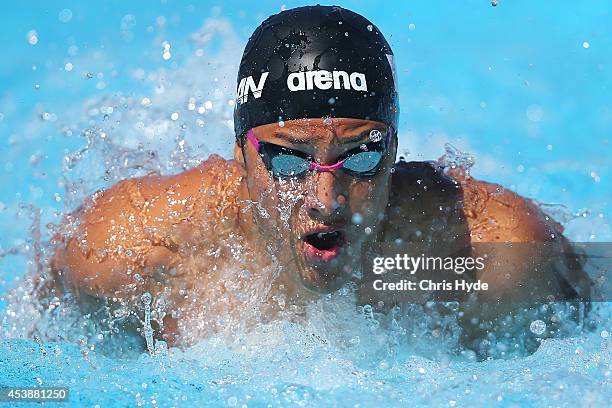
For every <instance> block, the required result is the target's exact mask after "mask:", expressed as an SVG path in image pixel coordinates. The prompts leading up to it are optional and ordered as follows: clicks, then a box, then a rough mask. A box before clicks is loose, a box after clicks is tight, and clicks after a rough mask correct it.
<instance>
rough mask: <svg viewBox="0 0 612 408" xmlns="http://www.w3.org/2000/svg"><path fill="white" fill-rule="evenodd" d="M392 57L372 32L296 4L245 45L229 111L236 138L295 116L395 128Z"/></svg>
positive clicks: (343, 15) (342, 14) (344, 14)
mask: <svg viewBox="0 0 612 408" xmlns="http://www.w3.org/2000/svg"><path fill="white" fill-rule="evenodd" d="M394 74H395V67H394V62H393V53H392V51H391V48H390V47H389V44H388V43H387V41H386V40H385V37H383V35H382V34H381V33H380V31H379V30H378V28H376V26H374V25H373V24H372V23H371V22H370V21H368V20H367V19H365V18H364V17H362V16H360V15H359V14H356V13H354V12H352V11H350V10H347V9H344V8H341V7H335V6H312V7H299V8H295V9H291V10H286V11H283V12H281V13H279V14H276V15H274V16H272V17H270V18H268V19H267V20H266V21H264V22H263V23H262V24H261V25H260V26H259V27H258V28H257V29H256V30H255V32H254V33H253V35H252V36H251V38H250V39H249V42H248V43H247V45H246V48H245V50H244V54H243V56H242V61H241V62H240V69H239V71H238V90H237V92H238V97H237V99H236V106H235V110H234V131H235V133H236V136H237V137H240V136H243V135H244V134H245V133H246V131H248V130H249V129H251V128H254V127H256V126H260V125H264V124H268V123H274V122H280V121H285V120H292V119H302V118H322V117H326V116H330V117H338V118H357V119H369V120H375V121H379V122H383V123H386V124H388V125H392V126H393V127H394V128H395V129H397V115H398V104H397V91H396V80H395V75H394Z"/></svg>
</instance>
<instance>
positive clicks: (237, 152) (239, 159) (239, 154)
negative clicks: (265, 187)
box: [234, 142, 246, 170]
mask: <svg viewBox="0 0 612 408" xmlns="http://www.w3.org/2000/svg"><path fill="white" fill-rule="evenodd" d="M234 160H236V163H238V164H239V165H240V166H241V167H242V168H243V169H245V170H246V166H245V165H244V151H243V150H242V147H241V146H240V143H238V142H236V144H235V145H234Z"/></svg>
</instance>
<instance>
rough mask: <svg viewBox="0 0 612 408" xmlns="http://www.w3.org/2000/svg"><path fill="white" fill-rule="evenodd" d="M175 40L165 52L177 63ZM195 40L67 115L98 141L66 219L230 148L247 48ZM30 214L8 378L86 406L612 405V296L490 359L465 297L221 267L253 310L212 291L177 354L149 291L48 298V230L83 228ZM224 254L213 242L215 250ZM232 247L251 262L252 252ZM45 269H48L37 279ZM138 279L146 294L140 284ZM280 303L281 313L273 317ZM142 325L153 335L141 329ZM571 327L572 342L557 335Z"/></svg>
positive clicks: (68, 202)
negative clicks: (382, 306)
mask: <svg viewBox="0 0 612 408" xmlns="http://www.w3.org/2000/svg"><path fill="white" fill-rule="evenodd" d="M163 41H164V40H163V39H161V38H160V39H159V41H158V42H159V45H160V49H163V50H164V55H166V52H167V53H168V54H170V55H168V58H171V57H172V55H171V51H170V50H171V47H170V46H169V45H168V44H167V43H164V42H163ZM192 41H193V45H194V54H193V56H192V57H190V58H187V59H186V60H185V61H183V62H182V63H181V64H180V66H179V67H178V68H177V69H166V68H161V67H159V68H156V67H153V68H150V69H146V70H145V69H139V70H136V72H134V73H133V75H134V78H135V79H137V80H139V81H144V83H145V84H146V86H145V88H146V89H148V92H144V93H143V94H133V93H125V94H123V93H117V94H113V95H108V96H107V97H104V98H98V99H95V100H88V101H86V102H85V103H84V115H83V117H81V118H80V120H79V121H75V123H73V124H70V125H62V129H61V130H62V131H63V132H64V133H65V134H74V133H81V134H82V136H83V147H82V148H80V149H78V150H77V151H74V152H72V153H69V154H67V155H66V156H65V158H64V162H63V178H64V186H65V188H66V192H65V199H64V203H65V211H66V214H68V213H69V212H70V211H72V210H74V209H75V208H77V207H78V206H79V205H81V203H82V202H83V200H84V199H86V198H88V197H89V196H90V195H91V194H93V193H94V192H95V191H96V190H98V189H100V188H107V187H109V186H111V185H113V184H114V183H116V182H117V181H120V180H123V179H125V178H130V177H135V176H142V175H146V174H149V173H152V172H157V173H162V174H171V173H176V172H179V171H182V170H184V169H187V168H189V167H192V166H194V165H196V164H198V163H199V162H200V161H201V160H202V159H204V158H206V157H207V156H208V154H209V153H213V152H214V153H220V154H222V155H224V156H225V157H229V156H230V152H231V148H232V146H233V139H232V138H233V135H232V131H231V129H232V120H231V119H232V110H233V105H232V104H233V89H234V81H235V72H236V66H235V65H234V64H233V63H232V62H231V61H238V59H239V56H237V53H238V52H239V50H241V49H242V44H241V43H240V42H239V41H238V40H237V38H236V36H235V35H234V33H233V30H232V29H231V26H229V24H228V23H227V22H225V21H223V20H219V19H215V20H209V21H207V22H205V24H204V26H203V27H202V29H201V30H199V31H198V32H197V33H195V34H194V35H193V36H192ZM213 43H215V44H217V45H218V44H221V49H220V51H219V52H218V53H208V52H207V51H205V50H206V49H207V47H208V46H209V45H210V44H213ZM164 59H166V57H164ZM440 163H441V164H443V165H446V166H448V167H450V168H451V169H462V170H463V171H465V172H466V173H468V172H469V169H470V167H471V166H473V165H474V158H472V157H471V156H470V155H469V154H467V153H463V152H460V151H459V150H457V149H455V148H453V147H452V146H450V145H448V146H447V149H446V154H445V155H444V156H443V158H442V159H441V160H440ZM288 183H289V182H288ZM306 188H315V186H312V185H307V186H306ZM270 193H271V192H270ZM278 194H279V211H280V214H281V220H282V221H284V222H285V223H287V220H288V216H289V214H288V211H289V210H290V209H291V208H292V207H293V206H294V204H295V202H297V201H299V200H300V199H301V198H302V196H303V192H300V191H297V192H296V191H295V186H291V185H281V186H280V187H279V191H278ZM252 205H253V206H254V207H256V208H259V210H260V211H262V210H263V211H265V210H264V209H263V208H261V207H257V206H258V203H252ZM23 211H24V212H27V213H28V214H30V218H31V220H32V225H34V227H33V228H32V231H31V234H30V239H29V240H28V242H27V243H24V245H21V246H17V247H15V248H12V249H9V250H5V252H4V253H3V256H10V255H11V254H12V253H18V254H21V255H23V256H26V257H28V259H31V260H32V261H31V262H30V263H29V268H30V270H28V271H26V272H25V275H26V278H25V279H24V280H23V281H22V282H20V283H19V284H18V285H17V287H16V288H15V289H14V290H12V291H11V292H10V293H8V294H6V295H5V296H4V300H5V301H6V302H7V306H6V308H5V309H4V310H3V317H2V328H1V335H0V337H1V338H2V339H3V340H2V347H1V348H0V372H2V373H3V374H4V376H3V385H4V386H26V385H30V386H32V385H43V386H51V385H53V386H62V385H64V386H68V387H70V388H71V393H72V397H71V405H73V406H78V405H85V404H86V405H89V406H93V405H94V404H99V405H100V406H108V405H111V404H117V405H127V404H135V405H137V406H142V405H147V406H148V405H151V406H171V405H176V406H194V405H203V404H207V405H227V406H243V405H245V404H246V405H248V406H264V405H268V404H269V405H271V406H287V405H290V404H294V405H298V406H321V405H325V406H353V405H361V406H380V405H390V406H406V405H411V406H419V405H423V406H424V405H434V406H450V407H453V406H490V405H494V404H499V405H503V406H523V405H526V404H533V405H550V404H552V405H555V406H557V405H558V406H575V405H581V406H582V405H586V406H604V405H605V404H606V403H609V401H610V399H612V391H611V389H612V387H611V385H612V367H611V359H612V357H611V356H612V353H611V351H612V337H611V336H610V335H609V334H607V333H609V332H611V331H612V329H611V327H610V326H611V325H610V323H611V318H612V313H611V312H612V306H611V305H610V304H603V303H602V304H598V305H596V307H595V308H594V310H593V311H592V312H591V314H590V315H589V317H588V319H587V320H586V321H585V320H583V319H582V317H581V318H579V319H577V320H578V324H576V323H574V321H573V320H572V319H570V318H569V317H568V315H572V314H576V313H577V314H579V315H580V316H582V315H583V313H582V311H581V310H578V311H576V310H574V309H573V308H575V307H577V306H575V305H550V306H549V307H546V308H545V310H542V309H537V310H535V309H534V310H527V311H524V312H522V313H517V314H515V315H513V316H510V317H507V322H506V324H505V325H501V326H503V327H504V328H505V329H506V330H501V331H500V330H497V331H496V330H493V329H492V331H491V334H490V335H489V336H487V337H486V338H484V339H481V340H480V346H479V347H480V350H477V351H480V352H481V353H482V354H481V356H480V357H482V356H488V357H495V358H491V359H489V360H486V361H478V360H479V358H478V355H477V354H476V352H475V351H474V350H470V349H466V348H463V347H462V346H461V336H462V333H461V329H460V326H459V324H458V318H460V316H459V315H458V314H457V312H456V305H454V304H433V303H432V304H428V305H425V306H404V307H402V308H395V309H393V310H391V311H390V312H389V313H387V314H381V313H377V312H375V311H374V310H373V308H372V307H371V306H369V305H365V306H356V305H357V304H358V302H357V301H356V295H355V290H354V288H353V287H352V286H351V285H347V286H345V287H343V288H342V289H341V290H339V291H338V292H336V293H333V294H330V295H325V296H321V297H319V298H318V299H316V300H315V301H312V302H309V303H304V304H300V305H289V304H287V303H286V300H285V299H284V298H283V297H282V296H281V295H278V294H275V293H272V291H271V288H270V283H271V282H272V281H273V280H274V278H275V277H276V276H278V273H279V271H278V270H277V269H274V268H271V269H270V270H259V271H254V270H247V269H243V268H241V267H236V268H227V270H222V271H219V272H218V273H219V274H220V276H222V277H223V279H222V281H224V282H225V287H224V288H223V291H221V290H220V292H219V294H218V295H219V299H222V300H223V299H225V298H224V297H223V296H224V295H223V294H222V292H224V291H225V289H227V290H229V291H231V292H232V293H234V295H233V296H234V297H235V299H232V301H237V302H239V303H240V304H241V305H242V306H241V308H240V311H241V313H240V314H239V315H236V314H235V313H234V314H231V313H228V314H227V315H224V314H219V313H211V311H218V310H224V309H222V308H221V309H216V308H215V307H216V306H215V305H212V302H213V301H212V300H201V301H202V302H203V303H207V304H205V305H203V306H206V307H204V308H203V309H202V311H201V312H200V313H195V314H194V315H190V316H183V319H182V321H181V325H182V326H183V327H182V328H183V329H185V330H187V331H190V332H191V333H192V338H191V340H192V341H193V342H195V343H196V344H195V345H193V346H191V347H188V348H185V349H178V348H170V349H166V347H165V344H164V343H163V342H161V341H159V340H156V339H154V338H153V335H152V330H153V324H154V323H157V324H159V322H160V321H161V318H162V317H163V315H164V314H165V313H169V312H171V311H172V308H173V307H174V305H172V304H168V303H167V302H166V300H164V297H163V296H153V295H151V294H148V296H146V295H145V296H144V297H143V298H138V299H135V302H133V303H126V304H123V305H121V304H120V305H119V306H117V305H114V306H113V308H109V307H107V306H108V305H106V304H104V303H101V304H99V305H97V306H96V307H95V308H93V309H92V310H87V311H83V310H80V309H79V308H78V307H76V306H75V303H74V302H73V299H71V295H70V294H66V296H65V297H63V298H47V299H44V300H43V301H42V302H39V301H37V300H36V299H34V296H33V293H34V292H36V291H41V290H44V289H45V287H46V285H47V281H46V279H44V277H45V276H46V273H47V272H48V270H47V266H46V265H45V262H46V261H47V260H48V259H49V258H50V256H51V255H52V253H53V248H52V247H50V246H49V245H48V244H46V243H45V239H44V237H48V236H50V235H52V234H53V233H56V232H63V233H66V234H73V233H75V231H77V227H78V219H71V218H68V219H67V220H66V222H65V223H64V224H61V225H52V226H50V230H49V231H43V232H42V233H41V227H40V214H39V210H38V209H36V208H32V207H31V206H27V205H26V206H24V207H23ZM264 216H265V214H264ZM562 221H563V222H570V221H571V219H562ZM228 245H229V244H228ZM217 249H219V248H209V252H210V253H209V254H207V256H214V252H215V251H216V250H217ZM230 249H231V250H232V253H234V254H238V255H237V256H239V254H240V250H241V249H240V247H239V246H234V247H231V248H230ZM39 275H41V276H43V279H36V278H34V277H35V276H39ZM140 279H142V277H140ZM134 280H135V282H134V285H135V286H134V287H135V288H136V287H138V285H140V284H141V282H139V279H138V277H137V276H134ZM134 293H136V291H135V292H134ZM195 298H197V297H195ZM215 299H216V298H215ZM228 302H229V301H228ZM208 303H210V304H208ZM218 303H221V302H218ZM270 304H272V306H269V305H270ZM208 307H209V308H208ZM270 307H271V308H273V309H274V310H275V311H276V313H277V318H276V319H273V320H270V319H267V318H265V315H266V313H265V310H266V308H270ZM128 321H131V322H136V326H137V328H138V329H139V331H138V332H136V333H126V332H125V330H124V327H126V325H125V323H127V322H128ZM211 327H214V330H210V329H211ZM558 335H563V336H561V337H562V338H550V339H549V338H548V337H555V336H558ZM536 348H537V351H535V353H533V354H532V355H529V351H533V350H534V349H536ZM145 350H147V351H148V352H147V353H144V351H145Z"/></svg>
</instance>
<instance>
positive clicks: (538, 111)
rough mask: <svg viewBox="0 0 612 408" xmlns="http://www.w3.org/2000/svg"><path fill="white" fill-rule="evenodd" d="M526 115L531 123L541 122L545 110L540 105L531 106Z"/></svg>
mask: <svg viewBox="0 0 612 408" xmlns="http://www.w3.org/2000/svg"><path fill="white" fill-rule="evenodd" d="M525 114H526V115H527V119H529V120H530V121H532V122H539V121H541V120H542V118H543V117H544V109H542V107H541V106H540V105H530V106H528V107H527V111H526V112H525Z"/></svg>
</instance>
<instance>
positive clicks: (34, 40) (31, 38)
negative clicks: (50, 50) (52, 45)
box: [26, 30, 38, 45]
mask: <svg viewBox="0 0 612 408" xmlns="http://www.w3.org/2000/svg"><path fill="white" fill-rule="evenodd" d="M26 39H27V40H28V44H30V45H36V44H38V33H37V32H36V30H30V31H28V33H27V34H26Z"/></svg>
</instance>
